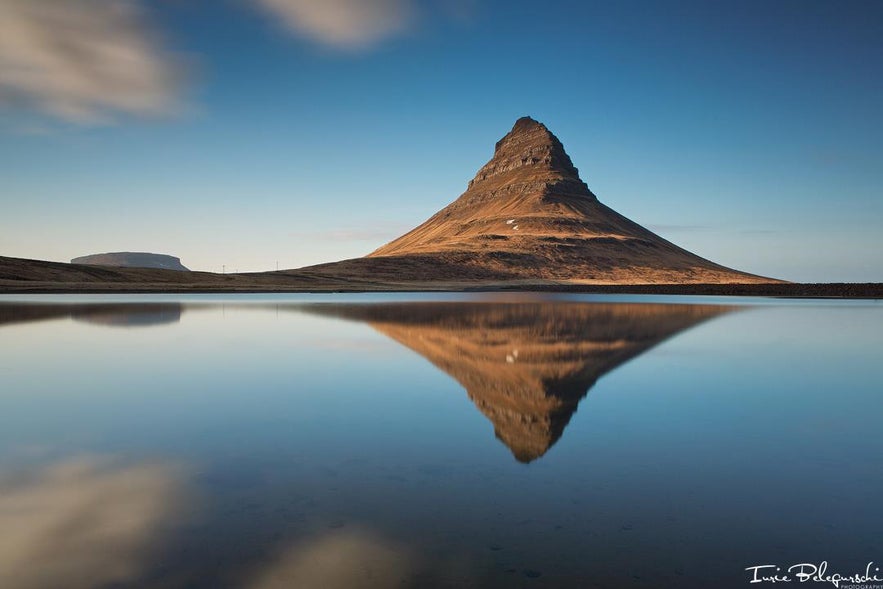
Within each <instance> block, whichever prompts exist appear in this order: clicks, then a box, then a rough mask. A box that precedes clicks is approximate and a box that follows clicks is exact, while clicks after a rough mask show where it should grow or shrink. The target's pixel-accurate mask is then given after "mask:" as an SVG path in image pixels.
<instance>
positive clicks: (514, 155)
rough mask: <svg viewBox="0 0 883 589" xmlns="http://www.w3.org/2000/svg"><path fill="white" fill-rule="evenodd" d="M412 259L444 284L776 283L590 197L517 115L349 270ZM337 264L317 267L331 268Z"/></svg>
mask: <svg viewBox="0 0 883 589" xmlns="http://www.w3.org/2000/svg"><path fill="white" fill-rule="evenodd" d="M414 257H418V258H419V259H421V260H422V264H423V265H425V266H426V267H427V268H435V269H436V270H435V271H438V272H443V273H444V274H446V277H447V278H450V276H451V275H452V274H454V275H456V274H459V275H461V276H462V277H464V278H479V279H481V278H486V279H500V278H503V277H508V278H510V279H542V280H563V281H576V282H595V283H631V284H639V283H694V284H695V283H758V282H777V281H776V280H773V279H770V278H763V277H760V276H755V275H752V274H747V273H744V272H739V271H736V270H732V269H730V268H726V267H724V266H720V265H718V264H715V263H713V262H710V261H708V260H706V259H704V258H701V257H699V256H697V255H695V254H692V253H690V252H688V251H686V250H684V249H681V248H679V247H678V246H676V245H674V244H672V243H670V242H669V241H666V240H665V239H663V238H661V237H659V236H658V235H656V234H655V233H653V232H652V231H649V230H648V229H645V228H644V227H642V226H640V225H638V224H637V223H635V222H633V221H631V220H629V219H627V218H626V217H624V216H622V215H620V214H619V213H617V212H616V211H614V210H613V209H611V208H609V207H607V206H605V205H604V204H602V203H601V202H599V201H598V199H597V197H596V196H595V195H594V194H592V192H591V191H590V190H589V188H588V186H586V184H585V183H584V182H583V181H582V180H581V179H580V177H579V173H578V171H577V169H576V168H575V167H574V165H573V163H572V162H571V160H570V157H569V156H568V155H567V153H566V152H565V151H564V147H563V146H562V145H561V142H560V141H559V140H558V138H557V137H555V135H553V134H552V133H551V132H550V131H549V130H548V129H547V128H546V126H545V125H543V124H542V123H538V122H537V121H535V120H533V119H531V118H530V117H524V118H521V119H519V120H518V121H517V122H516V123H515V126H514V127H513V128H512V131H511V132H509V133H508V134H507V135H506V136H505V137H503V139H501V140H500V141H499V142H497V145H496V149H495V151H494V156H493V158H491V160H490V161H489V162H488V163H487V164H485V166H484V167H482V168H481V169H480V170H479V171H478V174H476V176H475V178H474V179H473V180H472V181H470V182H469V187H468V189H467V190H466V192H464V193H463V194H462V195H461V196H460V197H459V198H458V199H457V200H455V201H454V202H452V203H451V204H449V205H448V206H446V207H445V208H443V209H442V210H440V211H439V212H438V213H436V214H435V215H433V216H432V217H431V218H430V219H429V220H427V221H426V222H425V223H423V224H422V225H420V226H419V227H417V228H416V229H414V230H412V231H410V232H408V233H406V234H405V235H403V236H401V237H399V238H398V239H395V240H393V241H392V242H390V243H388V244H386V245H384V246H383V247H381V248H379V249H377V250H376V251H374V252H373V253H371V254H370V255H369V256H368V257H367V259H366V260H375V261H373V262H367V261H356V260H347V261H345V262H344V263H343V264H345V265H346V266H347V268H348V269H352V270H355V269H357V268H363V267H364V268H372V267H374V266H379V267H380V268H382V267H383V265H381V264H379V260H381V259H386V260H389V262H392V263H395V264H405V263H406V262H407V260H409V259H412V258H414ZM335 266H336V265H335V264H332V265H323V269H324V268H325V267H327V269H328V270H331V271H333V270H335Z"/></svg>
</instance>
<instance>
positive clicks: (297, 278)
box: [0, 256, 883, 299]
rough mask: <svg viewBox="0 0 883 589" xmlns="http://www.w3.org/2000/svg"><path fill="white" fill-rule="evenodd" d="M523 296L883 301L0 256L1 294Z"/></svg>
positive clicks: (800, 293) (767, 286)
mask: <svg viewBox="0 0 883 589" xmlns="http://www.w3.org/2000/svg"><path fill="white" fill-rule="evenodd" d="M481 291H488V292H490V291H531V292H540V291H542V292H571V293H598V294H669V295H717V296H764V297H804V298H823V297H825V298H828V297H830V298H854V299H883V283H830V284H825V283H822V284H800V283H789V282H778V283H755V284H736V283H727V284H667V283H659V284H574V283H568V282H558V281H552V280H519V281H492V280H448V281H437V280H436V281H419V280H406V279H401V278H400V279H399V280H398V281H396V280H380V279H377V280H368V279H364V278H363V279H358V278H355V277H333V276H328V275H325V274H323V273H321V272H315V271H310V270H309V269H303V270H285V271H279V272H264V273H247V274H213V273H211V272H192V271H191V272H178V271H175V270H155V269H146V268H108V267H100V266H81V265H77V264H64V263H60V262H45V261H41V260H27V259H22V258H8V257H3V256H0V293H2V294H53V293H59V294H63V293H67V294H77V293H83V294H112V293H120V294H123V293H177V294H182V293H248V292H254V293H334V292H481Z"/></svg>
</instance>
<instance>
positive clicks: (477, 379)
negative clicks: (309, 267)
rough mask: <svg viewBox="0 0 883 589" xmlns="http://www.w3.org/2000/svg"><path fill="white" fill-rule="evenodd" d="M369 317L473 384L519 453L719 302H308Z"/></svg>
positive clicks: (529, 452) (347, 315) (552, 437)
mask: <svg viewBox="0 0 883 589" xmlns="http://www.w3.org/2000/svg"><path fill="white" fill-rule="evenodd" d="M300 309H301V310H303V311H307V312H310V313H317V314H321V315H331V316H335V317H340V318H343V319H349V320H354V321H364V322H367V323H369V324H370V325H371V327H373V328H374V329H376V330H377V331H379V332H380V333H383V334H384V335H386V336H388V337H390V338H391V339H393V340H395V341H397V342H399V343H400V344H402V345H404V346H406V347H408V348H410V349H411V350H413V351H415V352H417V353H418V354H420V355H421V356H423V357H425V358H426V359H427V360H429V361H430V362H432V364H434V365H435V366H436V367H438V368H439V369H440V370H442V371H444V372H446V373H447V374H449V375H450V376H451V377H452V378H454V379H455V380H456V381H457V382H458V383H460V385H461V386H462V387H463V388H464V389H466V393H467V394H468V395H469V398H470V399H471V400H472V402H473V403H474V404H475V406H476V407H477V408H478V409H479V410H480V411H481V412H482V413H483V414H484V415H485V417H487V418H488V419H489V420H490V421H491V423H493V426H494V433H495V435H496V437H497V439H499V440H500V441H501V442H503V443H504V444H505V445H506V446H507V447H508V448H509V450H510V451H511V452H512V455H513V456H514V457H515V458H516V459H517V460H518V461H520V462H531V461H533V460H535V459H537V458H539V457H541V456H542V455H543V454H545V453H546V452H547V451H548V450H549V448H551V447H552V445H554V444H555V442H557V441H558V439H559V438H560V437H561V435H562V434H563V433H564V428H565V427H566V426H567V424H568V423H569V422H570V419H571V417H572V416H573V414H574V412H576V409H577V406H578V405H579V403H580V401H581V400H582V399H583V398H584V397H585V396H586V394H587V393H588V391H589V389H591V388H592V386H594V384H595V382H596V381H597V380H598V379H599V378H600V377H601V376H603V375H604V374H606V373H607V372H609V371H610V370H613V369H614V368H616V367H617V366H619V365H621V364H623V363H624V362H626V361H628V360H630V359H632V358H634V357H636V356H638V355H640V354H642V353H644V352H646V351H647V350H648V349H650V348H651V347H653V346H655V345H657V344H659V343H660V342H662V341H663V340H665V339H666V338H668V337H671V336H673V335H675V334H677V333H679V332H681V331H683V330H685V329H689V328H690V327H693V326H695V325H698V324H699V323H702V322H703V321H706V320H708V319H711V318H713V317H718V316H720V315H723V314H725V313H728V312H731V311H732V310H733V307H724V306H712V305H647V304H644V305H630V304H588V303H549V302H544V303H533V302H529V303H408V304H384V303H370V304H325V305H304V306H302V307H300Z"/></svg>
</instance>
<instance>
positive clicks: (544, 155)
mask: <svg viewBox="0 0 883 589" xmlns="http://www.w3.org/2000/svg"><path fill="white" fill-rule="evenodd" d="M501 176H502V177H501ZM522 176H523V177H524V179H527V178H528V177H531V178H534V179H540V178H542V179H544V180H550V179H568V180H579V170H577V169H576V167H575V166H574V165H573V162H572V161H571V160H570V156H569V155H567V152H566V151H564V146H563V145H562V144H561V142H560V141H559V140H558V138H557V137H555V135H554V134H553V133H552V132H551V131H549V129H548V128H547V127H546V126H545V125H544V124H542V123H541V122H539V121H537V120H535V119H532V118H531V117H521V118H520V119H518V120H517V121H515V125H514V126H513V127H512V130H511V131H509V133H507V134H506V136H505V137H503V138H502V139H500V140H499V141H497V144H496V146H495V147H494V157H493V158H491V160H490V161H489V162H488V163H487V164H485V165H484V167H482V168H481V169H480V170H479V171H478V173H477V174H476V175H475V178H473V179H472V181H471V182H470V183H469V188H472V187H473V186H474V185H476V184H479V183H483V182H484V181H486V180H488V179H492V178H496V179H497V180H498V181H506V182H508V181H510V180H514V179H516V178H518V177H522Z"/></svg>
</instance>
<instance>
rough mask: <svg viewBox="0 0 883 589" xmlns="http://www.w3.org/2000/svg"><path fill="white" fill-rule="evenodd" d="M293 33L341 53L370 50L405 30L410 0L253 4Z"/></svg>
mask: <svg viewBox="0 0 883 589" xmlns="http://www.w3.org/2000/svg"><path fill="white" fill-rule="evenodd" d="M256 1H257V2H258V3H259V4H260V5H262V6H263V7H264V8H266V9H267V10H269V11H270V12H271V13H272V14H273V15H275V16H276V17H278V18H279V19H281V20H282V22H283V23H284V24H285V25H286V26H287V27H288V28H290V29H291V30H292V31H293V32H294V33H296V34H300V35H304V36H306V37H308V38H310V39H312V40H313V41H317V42H319V43H322V44H324V45H329V46H332V47H338V48H344V49H358V48H363V47H366V46H370V45H372V44H374V43H377V42H379V41H382V40H383V39H386V38H389V37H391V36H394V35H396V34H399V33H401V32H403V31H404V30H406V29H407V27H408V25H409V24H410V23H411V21H412V19H413V15H414V7H413V5H412V0H256Z"/></svg>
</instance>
